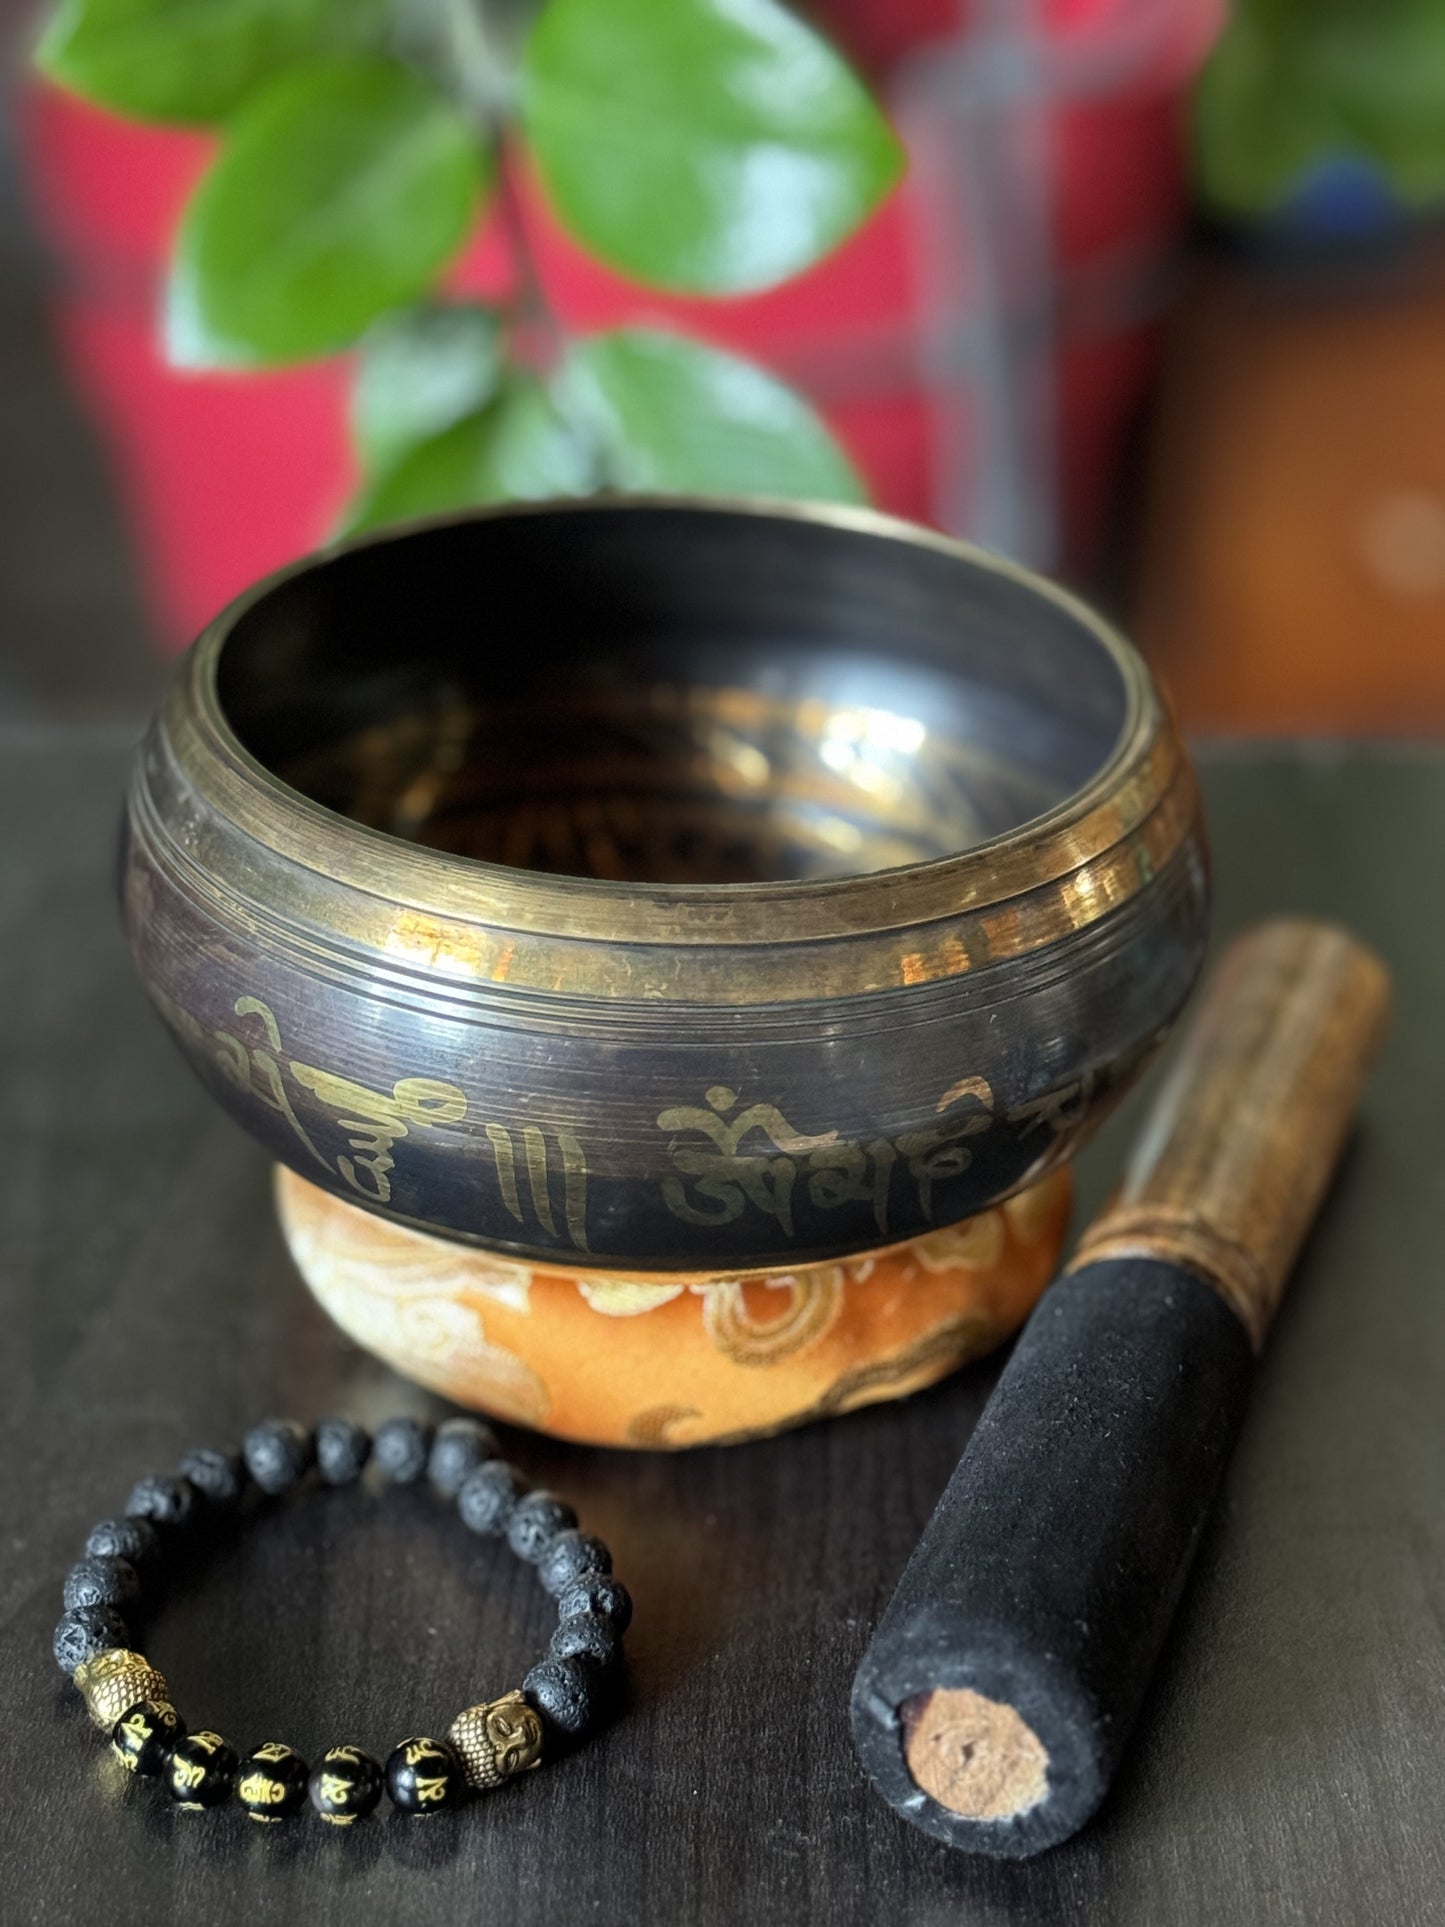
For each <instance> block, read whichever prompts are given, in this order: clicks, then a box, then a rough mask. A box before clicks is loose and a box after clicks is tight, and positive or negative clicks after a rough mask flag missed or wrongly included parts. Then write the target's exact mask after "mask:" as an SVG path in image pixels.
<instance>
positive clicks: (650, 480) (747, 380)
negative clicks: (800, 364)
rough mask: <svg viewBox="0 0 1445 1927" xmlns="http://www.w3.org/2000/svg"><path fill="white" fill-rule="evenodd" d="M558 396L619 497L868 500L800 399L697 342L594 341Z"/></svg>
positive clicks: (624, 332) (622, 336)
mask: <svg viewBox="0 0 1445 1927" xmlns="http://www.w3.org/2000/svg"><path fill="white" fill-rule="evenodd" d="M561 392H562V396H563V399H564V400H565V401H567V402H568V403H570V405H571V406H572V407H573V408H574V409H575V410H576V411H577V413H578V415H579V417H580V418H581V419H583V420H584V421H585V422H586V423H587V424H588V425H589V427H590V429H591V431H592V433H593V434H594V436H595V437H596V439H597V441H598V442H599V443H600V445H601V447H602V448H603V450H604V451H605V460H606V463H607V470H608V479H609V480H610V481H611V482H613V483H614V484H615V485H617V486H619V487H622V488H627V489H636V490H647V489H662V490H672V489H675V490H679V491H683V492H695V493H699V494H712V495H773V496H801V497H804V498H806V499H811V500H817V501H832V502H859V501H866V500H867V492H866V490H865V489H864V486H863V484H862V482H861V481H860V479H859V477H858V473H857V471H856V470H855V469H854V467H853V465H852V464H851V463H850V462H849V460H848V458H847V456H846V455H845V454H844V453H843V451H842V449H840V448H839V446H838V444H837V443H836V442H835V441H834V440H833V437H832V436H831V435H830V434H829V432H828V430H827V429H826V428H825V427H824V425H823V423H822V421H821V420H820V419H819V418H818V416H817V415H816V414H815V413H814V412H813V410H812V408H811V407H810V406H809V405H808V403H807V402H805V401H804V400H803V398H802V396H801V395H798V394H796V393H794V391H793V390H792V389H791V388H788V387H785V386H784V384H783V383H782V382H780V381H778V380H776V379H775V378H774V377H773V376H772V375H770V374H767V373H766V372H765V371H764V370H763V369H761V368H759V367H757V366H756V365H755V364H754V363H753V362H750V361H742V360H740V359H739V358H738V356H736V355H729V354H724V353H722V352H721V351H720V350H719V349H717V348H709V347H707V346H705V345H704V344H703V343H702V342H699V341H689V340H687V339H685V338H684V337H683V336H681V335H671V334H663V333H660V332H657V331H654V330H651V329H645V328H622V329H618V330H617V331H616V332H614V333H611V334H599V335H593V336H591V338H590V339H588V340H586V341H582V342H579V343H578V344H577V345H576V346H575V347H574V348H573V349H572V350H571V352H570V354H569V355H568V357H567V361H566V364H565V367H564V371H563V376H562V391H561Z"/></svg>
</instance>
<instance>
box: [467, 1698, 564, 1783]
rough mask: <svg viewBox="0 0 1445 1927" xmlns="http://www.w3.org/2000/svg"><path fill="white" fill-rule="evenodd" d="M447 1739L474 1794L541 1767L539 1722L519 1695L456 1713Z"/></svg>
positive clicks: (540, 1723) (490, 1701)
mask: <svg viewBox="0 0 1445 1927" xmlns="http://www.w3.org/2000/svg"><path fill="white" fill-rule="evenodd" d="M447 1738H448V1739H449V1740H450V1741H451V1743H452V1745H453V1746H454V1747H455V1748H456V1750H457V1753H458V1754H459V1755H460V1757H461V1762H462V1768H463V1770H464V1772H465V1773H466V1776H467V1785H468V1786H469V1787H471V1788H472V1789H473V1791H474V1792H477V1793H483V1792H486V1791H487V1790H488V1789H489V1788H491V1787H497V1786H500V1785H501V1784H502V1782H503V1780H510V1779H511V1778H512V1776H513V1774H515V1773H525V1772H527V1770H528V1769H529V1768H531V1767H534V1766H540V1765H541V1764H542V1722H541V1720H540V1719H539V1718H538V1717H537V1714H536V1712H535V1711H534V1710H533V1708H532V1707H530V1706H529V1705H528V1704H527V1702H526V1700H525V1699H523V1697H522V1695H521V1693H520V1692H519V1691H513V1692H510V1693H506V1694H504V1695H503V1696H502V1698H501V1699H496V1700H484V1701H483V1702H482V1703H481V1704H480V1705H479V1706H469V1707H468V1708H467V1710H466V1711H465V1713H458V1715H457V1717H456V1718H455V1719H454V1720H453V1721H452V1725H451V1731H450V1732H449V1733H448V1734H447Z"/></svg>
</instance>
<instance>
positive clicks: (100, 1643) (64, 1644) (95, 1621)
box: [51, 1606, 130, 1673]
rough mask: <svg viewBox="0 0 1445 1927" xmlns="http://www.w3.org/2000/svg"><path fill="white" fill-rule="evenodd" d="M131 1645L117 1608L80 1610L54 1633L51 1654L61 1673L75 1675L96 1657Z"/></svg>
mask: <svg viewBox="0 0 1445 1927" xmlns="http://www.w3.org/2000/svg"><path fill="white" fill-rule="evenodd" d="M129 1645H130V1634H129V1632H128V1631H127V1630H126V1623H125V1621H124V1620H123V1619H122V1618H121V1616H120V1614H119V1613H118V1612H117V1611H116V1609H115V1607H114V1606H77V1607H76V1609H75V1611H74V1612H69V1613H66V1614H65V1616H64V1618H63V1619H62V1620H61V1622H60V1624H59V1625H58V1626H57V1627H56V1629H55V1639H54V1642H53V1644H52V1648H51V1650H52V1651H53V1652H54V1654H55V1663H56V1665H57V1666H58V1667H59V1668H60V1670H61V1672H62V1673H73V1672H74V1671H75V1669H76V1667H77V1666H83V1665H84V1664H85V1662H86V1660H88V1659H94V1658H95V1656H96V1654H97V1653H108V1652H109V1651H110V1649H111V1647H112V1646H122V1647H126V1646H129Z"/></svg>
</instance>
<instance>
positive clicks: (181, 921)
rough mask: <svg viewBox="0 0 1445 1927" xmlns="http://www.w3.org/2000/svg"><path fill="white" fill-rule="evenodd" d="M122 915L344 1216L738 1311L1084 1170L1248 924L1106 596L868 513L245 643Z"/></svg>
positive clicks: (145, 807) (144, 807) (490, 552)
mask: <svg viewBox="0 0 1445 1927" xmlns="http://www.w3.org/2000/svg"><path fill="white" fill-rule="evenodd" d="M123 887H124V905H125V919H126V927H127V931H128V934H129V939H130V943H131V947H132V949H133V951H134V954H135V957H136V961H137V963H138V965H139V968H140V971H141V974H142V976H143V978H144V980H145V982H146V985H147V987H148V989H149V991H150V994H151V996H152V998H153V999H154V1001H155V1003H156V1005H157V1007H158V1008H159V1010H160V1012H161V1014H162V1016H163V1017H164V1019H165V1020H166V1022H167V1023H168V1025H169V1026H170V1028H171V1030H172V1032H173V1033H174V1035H175V1037H176V1039H177V1041H178V1042H179V1044H180V1046H181V1048H182V1049H183V1051H184V1052H185V1053H186V1055H187V1057H188V1058H189V1059H190V1061H191V1063H192V1064H193V1065H194V1067H195V1068H196V1070H197V1071H198V1073H199V1074H200V1076H201V1077H202V1079H203V1080H204V1081H205V1083H206V1084H207V1085H208V1087H209V1088H210V1089H211V1090H212V1091H213V1092H214V1093H215V1095H216V1096H217V1097H218V1099H219V1100H220V1101H221V1102H222V1103H223V1104H224V1105H225V1106H226V1108H227V1109H228V1110H229V1111H230V1112H231V1113H232V1114H233V1115H234V1116H235V1117H236V1118H237V1119H238V1120H239V1121H240V1122H241V1123H242V1124H244V1125H245V1126H246V1128H247V1129H248V1130H250V1131H251V1132H252V1133H253V1134H254V1135H255V1136H257V1137H258V1138H260V1139H261V1140H262V1142H263V1143H264V1144H265V1145H266V1146H267V1148H268V1149H269V1150H270V1151H271V1152H273V1153H274V1155H275V1156H277V1157H278V1158H280V1159H282V1160H283V1161H284V1162H286V1163H287V1164H289V1165H291V1166H292V1167H293V1168H294V1169H296V1170H297V1171H299V1172H301V1173H302V1174H303V1175H304V1176H306V1177H308V1178H310V1179H312V1180H313V1181H314V1182H316V1183H319V1184H321V1185H323V1186H326V1187H328V1188H329V1189H331V1190H332V1191H334V1192H336V1193H337V1194H338V1195H340V1196H342V1197H347V1198H350V1199H352V1200H353V1201H355V1202H357V1203H360V1204H363V1205H366V1206H368V1207H370V1208H371V1209H373V1210H375V1211H379V1212H381V1213H383V1214H385V1215H387V1216H390V1217H394V1218H396V1219H398V1220H400V1221H402V1222H405V1223H407V1224H410V1225H413V1226H417V1227H420V1228H423V1229H429V1230H433V1231H436V1232H438V1233H440V1234H443V1235H445V1236H449V1237H456V1238H462V1239H466V1240H471V1241H474V1242H479V1243H482V1244H485V1245H488V1246H492V1247H495V1248H497V1249H499V1250H504V1251H506V1252H509V1253H513V1254H517V1255H522V1256H530V1257H534V1258H537V1259H541V1260H546V1259H549V1258H550V1259H555V1258H557V1257H558V1256H561V1255H565V1256H566V1257H567V1258H568V1260H569V1261H570V1262H571V1263H574V1264H575V1263H577V1262H581V1263H584V1264H587V1263H590V1264H593V1265H596V1266H598V1267H601V1268H603V1269H606V1268H608V1267H623V1266H625V1267H627V1268H628V1269H629V1270H633V1271H636V1270H639V1269H642V1270H656V1271H672V1272H683V1273H691V1274H695V1275H704V1276H715V1275H718V1274H723V1273H727V1272H734V1273H739V1272H744V1271H750V1270H756V1269H760V1268H764V1267H776V1266H788V1265H791V1264H803V1263H806V1262H809V1261H813V1260H817V1259H819V1258H825V1257H829V1256H833V1255H840V1254H851V1253H856V1252H859V1251H861V1250H864V1249H867V1248H869V1247H875V1246H882V1245H887V1244H892V1243H897V1242H899V1241H901V1240H903V1239H905V1238H909V1237H913V1236H915V1235H917V1234H920V1233H923V1232H926V1231H928V1230H929V1229H930V1228H931V1227H934V1226H942V1225H945V1224H949V1223H952V1222H954V1221H955V1220H958V1219H960V1218H963V1217H965V1216H967V1215H969V1214H971V1213H973V1212H976V1211H979V1210H981V1209H982V1208H984V1207H985V1206H987V1205H989V1204H990V1203H992V1202H994V1201H996V1200H997V1199H999V1198H1000V1197H1003V1196H1005V1195H1006V1194H1008V1193H1010V1192H1012V1191H1014V1190H1017V1189H1018V1188H1019V1187H1020V1186H1022V1185H1024V1184H1025V1183H1027V1182H1028V1181H1030V1180H1031V1179H1033V1178H1035V1177H1037V1176H1038V1175H1039V1174H1040V1173H1041V1172H1042V1171H1043V1170H1045V1169H1046V1168H1047V1167H1049V1166H1050V1165H1052V1164H1055V1163H1057V1162H1058V1161H1059V1160H1060V1159H1062V1158H1064V1157H1066V1156H1068V1155H1069V1154H1070V1153H1071V1152H1072V1151H1073V1150H1074V1149H1075V1148H1076V1147H1077V1146H1078V1144H1079V1143H1080V1142H1081V1140H1082V1139H1083V1138H1084V1137H1085V1136H1086V1135H1087V1133H1088V1132H1089V1131H1090V1130H1091V1129H1092V1128H1093V1126H1094V1125H1095V1124H1096V1123H1097V1122H1098V1121H1099V1119H1100V1118H1101V1117H1102V1116H1103V1115H1104V1113H1105V1112H1106V1111H1107V1110H1108V1109H1109V1108H1110V1107H1111V1106H1112V1105H1113V1103H1114V1102H1115V1101H1116V1100H1117V1099H1118V1097H1119V1096H1120V1095H1121V1094H1122V1092H1123V1091H1124V1089H1125V1088H1126V1087H1127V1086H1128V1085H1129V1083H1130V1082H1131V1081H1132V1080H1133V1078H1134V1077H1135V1076H1136V1075H1137V1073H1138V1071H1139V1070H1140V1068H1141V1067H1142V1066H1143V1064H1144V1063H1145V1062H1146V1060H1147V1059H1148V1058H1149V1056H1150V1055H1151V1053H1152V1052H1153V1051H1154V1049H1155V1048H1156V1046H1157V1045H1158V1043H1159V1042H1160V1041H1161V1039H1162V1038H1163V1036H1164V1034H1165V1032H1166V1031H1167V1030H1168V1028H1169V1026H1170V1024H1171V1023H1172V1021H1173V1019H1174V1017H1175V1015H1176V1013H1177V1012H1178V1011H1179V1009H1180V1007H1181V1005H1182V1004H1183V1002H1184V1000H1185V998H1186V996H1187V995H1188V993H1189V990H1190V987H1191V985H1192V984H1193V982H1194V978H1195V975H1196V971H1197V968H1198V965H1199V962H1200V958H1201V955H1202V951H1203V948H1204V942H1205V933H1206V921H1207V895H1208V890H1207V875H1206V863H1205V857H1204V847H1203V839H1202V831H1201V824H1200V817H1199V805H1198V799H1197V793H1196V789H1195V784H1194V779H1193V776H1192V774H1191V772H1190V769H1189V766H1188V763H1187V761H1186V759H1185V756H1184V754H1183V751H1182V749H1181V746H1180V743H1179V740H1178V737H1177V735H1176V733H1175V730H1174V727H1173V724H1172V722H1171V720H1170V718H1169V716H1168V714H1167V712H1166V711H1165V709H1164V708H1163V706H1162V705H1161V703H1160V701H1159V699H1158V697H1157V696H1156V693H1155V691H1154V689H1153V686H1152V684H1151V682H1150V679H1149V675H1148V672H1147V670H1146V669H1145V667H1144V665H1143V663H1142V662H1141V661H1140V659H1139V658H1138V657H1137V656H1136V655H1135V654H1134V652H1133V651H1132V650H1131V649H1130V648H1129V647H1128V645H1127V644H1126V643H1124V642H1123V641H1121V640H1120V639H1119V638H1118V637H1117V636H1116V635H1114V634H1113V632H1112V631H1111V630H1110V629H1109V628H1108V627H1107V626H1106V625H1105V624H1104V623H1102V622H1101V621H1100V620H1099V619H1098V618H1097V617H1096V616H1094V615H1093V614H1091V613H1090V612H1089V611H1088V610H1087V609H1085V608H1084V607H1082V606H1081V605H1080V604H1078V603H1077V602H1075V601H1074V600H1072V599H1071V598H1070V597H1068V596H1067V595H1065V594H1063V593H1062V592H1061V591H1059V590H1056V589H1054V588H1052V587H1050V586H1049V585H1047V584H1045V583H1043V582H1041V581H1038V580H1036V579H1034V578H1032V577H1030V576H1028V575H1026V574H1024V573H1022V572H1021V571H1019V570H1017V569H1014V568H1011V567H1009V566H1007V565H1005V564H1002V563H1000V562H997V561H994V560H991V559H989V558H987V557H985V556H983V555H981V554H978V553H976V552H973V551H971V550H969V549H967V548H964V547H962V546H960V545H959V544H957V543H953V542H950V541H947V540H945V539H943V538H941V537H937V536H934V535H930V534H927V533H925V532H923V531H920V530H916V529H912V528H910V527H907V526H906V525H903V524H899V523H894V522H890V521H888V520H886V519H884V518H882V517H878V516H874V515H871V514H867V513H860V512H854V511H832V510H802V509H796V508H788V507H773V506H765V505H756V504H739V505H720V504H711V505H709V504H704V503H696V502H688V501H670V500H637V499H633V500H620V501H616V502H610V501H605V502H591V503H570V504H556V505H547V506H535V507H524V508H515V509H505V510H498V511H492V512H486V513H480V514H476V515H473V516H469V517H466V518H464V519H460V520H456V521H451V522H447V523H442V524H433V525H428V526H426V527H421V528H416V529H411V530H407V531H402V532H399V533H397V534H395V535H392V536H389V537H383V538H380V539H376V540H371V541H368V542H365V543H361V544H354V545H351V546H349V547H346V548H342V549H338V550H336V551H334V552H332V553H330V554H327V555H323V556H321V557H319V558H317V559H314V560H312V561H311V562H309V563H305V564H303V565H301V566H299V567H298V568H295V569H292V570H290V571H288V572H285V573H283V574H282V575H279V576H277V577H274V578H272V579H271V580H270V581H269V582H266V583H263V584H261V585H260V586H259V587H258V588H257V589H255V590H254V591H252V592H251V593H250V594H248V595H247V596H245V597H243V598H242V599H241V600H240V601H239V602H237V603H235V604H233V605H232V606H231V608H229V609H228V610H226V611H225V613H224V614H223V615H222V616H221V617H219V618H218V620H217V621H216V622H215V623H213V624H212V626H211V627H210V628H209V629H208V630H207V631H206V632H205V634H204V635H203V636H202V637H201V638H200V640H199V642H198V643H197V644H196V646H195V648H194V649H193V650H192V651H191V653H190V654H189V656H188V657H187V658H186V659H185V661H184V662H183V663H182V664H181V666H180V668H179V671H178V673H177V676H176V679H175V681H174V684H173V686H172V688H171V690H170V693H169V695H168V697H167V699H166V701H165V703H164V706H163V708H162V709H161V712H160V714H159V716H158V717H157V719H156V721H155V723H154V725H153V727H152V729H151V731H150V734H149V736H148V738H147V740H146V742H145V745H144V747H143V750H142V752H141V755H140V757H139V759H138V763H137V767H136V771H135V777H134V782H133V786H132V790H131V795H130V801H129V811H128V826H127V837H126V848H125V858H124V886H123Z"/></svg>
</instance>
